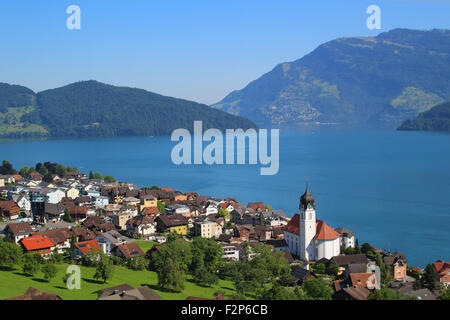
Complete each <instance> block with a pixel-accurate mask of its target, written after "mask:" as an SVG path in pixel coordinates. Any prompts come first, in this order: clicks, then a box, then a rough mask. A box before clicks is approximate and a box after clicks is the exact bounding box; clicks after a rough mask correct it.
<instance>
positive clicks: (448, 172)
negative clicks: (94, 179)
mask: <svg viewBox="0 0 450 320" xmlns="http://www.w3.org/2000/svg"><path fill="white" fill-rule="evenodd" d="M174 145H175V143H174V142H171V141H170V137H157V138H148V137H139V138H114V139H92V140H48V141H22V142H0V158H1V159H8V160H10V161H11V162H12V163H13V165H14V166H15V167H16V168H20V167H22V166H24V165H28V166H30V165H34V164H35V163H37V162H45V161H52V162H58V163H62V164H66V165H70V166H78V167H79V168H80V169H81V171H87V172H88V171H89V170H92V171H93V172H100V173H102V174H103V175H112V176H114V177H115V178H116V179H118V180H120V181H128V182H132V183H135V184H137V185H139V186H141V187H143V186H152V185H158V186H170V187H173V188H176V189H179V190H182V191H197V192H199V193H201V194H202V195H210V196H216V197H228V196H230V197H236V198H237V199H238V200H239V201H241V202H245V203H248V202H254V201H264V202H265V203H269V204H271V205H272V207H273V208H274V209H282V210H284V211H285V212H286V214H287V215H288V216H292V215H293V214H294V213H296V212H297V211H298V200H299V196H300V195H301V194H302V193H303V191H304V189H305V180H306V179H308V180H309V185H310V190H311V192H312V193H313V195H314V196H315V198H316V204H317V216H318V218H319V219H323V220H325V221H326V222H327V223H328V224H329V225H331V226H333V227H338V226H345V227H347V228H349V229H352V230H354V231H355V233H356V236H357V238H359V241H360V243H363V242H370V243H371V244H372V245H374V246H375V247H377V248H384V249H390V250H392V251H394V250H397V251H400V252H404V253H405V254H406V255H407V258H408V260H409V262H410V264H414V265H418V266H421V267H424V266H425V265H426V264H427V263H429V262H433V261H435V260H437V259H442V260H447V261H448V260H450V135H448V134H433V133H423V132H398V131H371V132H367V131H356V132H337V133H330V132H318V133H300V132H293V131H288V132H286V131H285V132H283V131H282V132H281V137H280V170H279V173H278V174H277V175H275V176H260V175H259V165H252V166H250V165H235V166H225V165H223V166H207V165H196V166H194V165H192V166H176V165H173V164H172V162H171V159H170V153H171V149H172V147H173V146H174Z"/></svg>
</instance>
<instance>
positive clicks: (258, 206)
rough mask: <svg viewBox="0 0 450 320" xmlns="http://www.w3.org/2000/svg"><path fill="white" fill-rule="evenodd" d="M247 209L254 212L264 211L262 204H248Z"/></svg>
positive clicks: (264, 207)
mask: <svg viewBox="0 0 450 320" xmlns="http://www.w3.org/2000/svg"><path fill="white" fill-rule="evenodd" d="M247 207H248V208H251V209H252V210H253V211H254V212H262V211H266V206H265V205H264V203H263V202H250V203H249V204H248V206H247Z"/></svg>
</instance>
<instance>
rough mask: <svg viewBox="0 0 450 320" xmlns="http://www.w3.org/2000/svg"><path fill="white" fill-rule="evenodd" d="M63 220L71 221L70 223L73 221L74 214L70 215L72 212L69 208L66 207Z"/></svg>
mask: <svg viewBox="0 0 450 320" xmlns="http://www.w3.org/2000/svg"><path fill="white" fill-rule="evenodd" d="M63 220H64V221H66V222H69V223H70V222H72V221H73V220H72V216H71V215H70V212H69V208H65V209H64V216H63Z"/></svg>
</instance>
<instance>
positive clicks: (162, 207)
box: [156, 200, 166, 212]
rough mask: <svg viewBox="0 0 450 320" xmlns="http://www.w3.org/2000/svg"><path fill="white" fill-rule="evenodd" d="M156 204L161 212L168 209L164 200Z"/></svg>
mask: <svg viewBox="0 0 450 320" xmlns="http://www.w3.org/2000/svg"><path fill="white" fill-rule="evenodd" d="M156 205H157V206H158V211H159V212H164V211H165V210H166V205H165V203H164V202H162V201H159V200H158V202H157V203H156Z"/></svg>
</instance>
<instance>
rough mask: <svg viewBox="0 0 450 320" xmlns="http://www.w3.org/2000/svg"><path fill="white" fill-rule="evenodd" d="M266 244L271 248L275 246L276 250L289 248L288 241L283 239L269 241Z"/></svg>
mask: <svg viewBox="0 0 450 320" xmlns="http://www.w3.org/2000/svg"><path fill="white" fill-rule="evenodd" d="M266 244H267V245H269V246H273V247H274V248H284V247H287V246H288V245H287V243H286V240H284V239H281V240H267V241H266Z"/></svg>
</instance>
